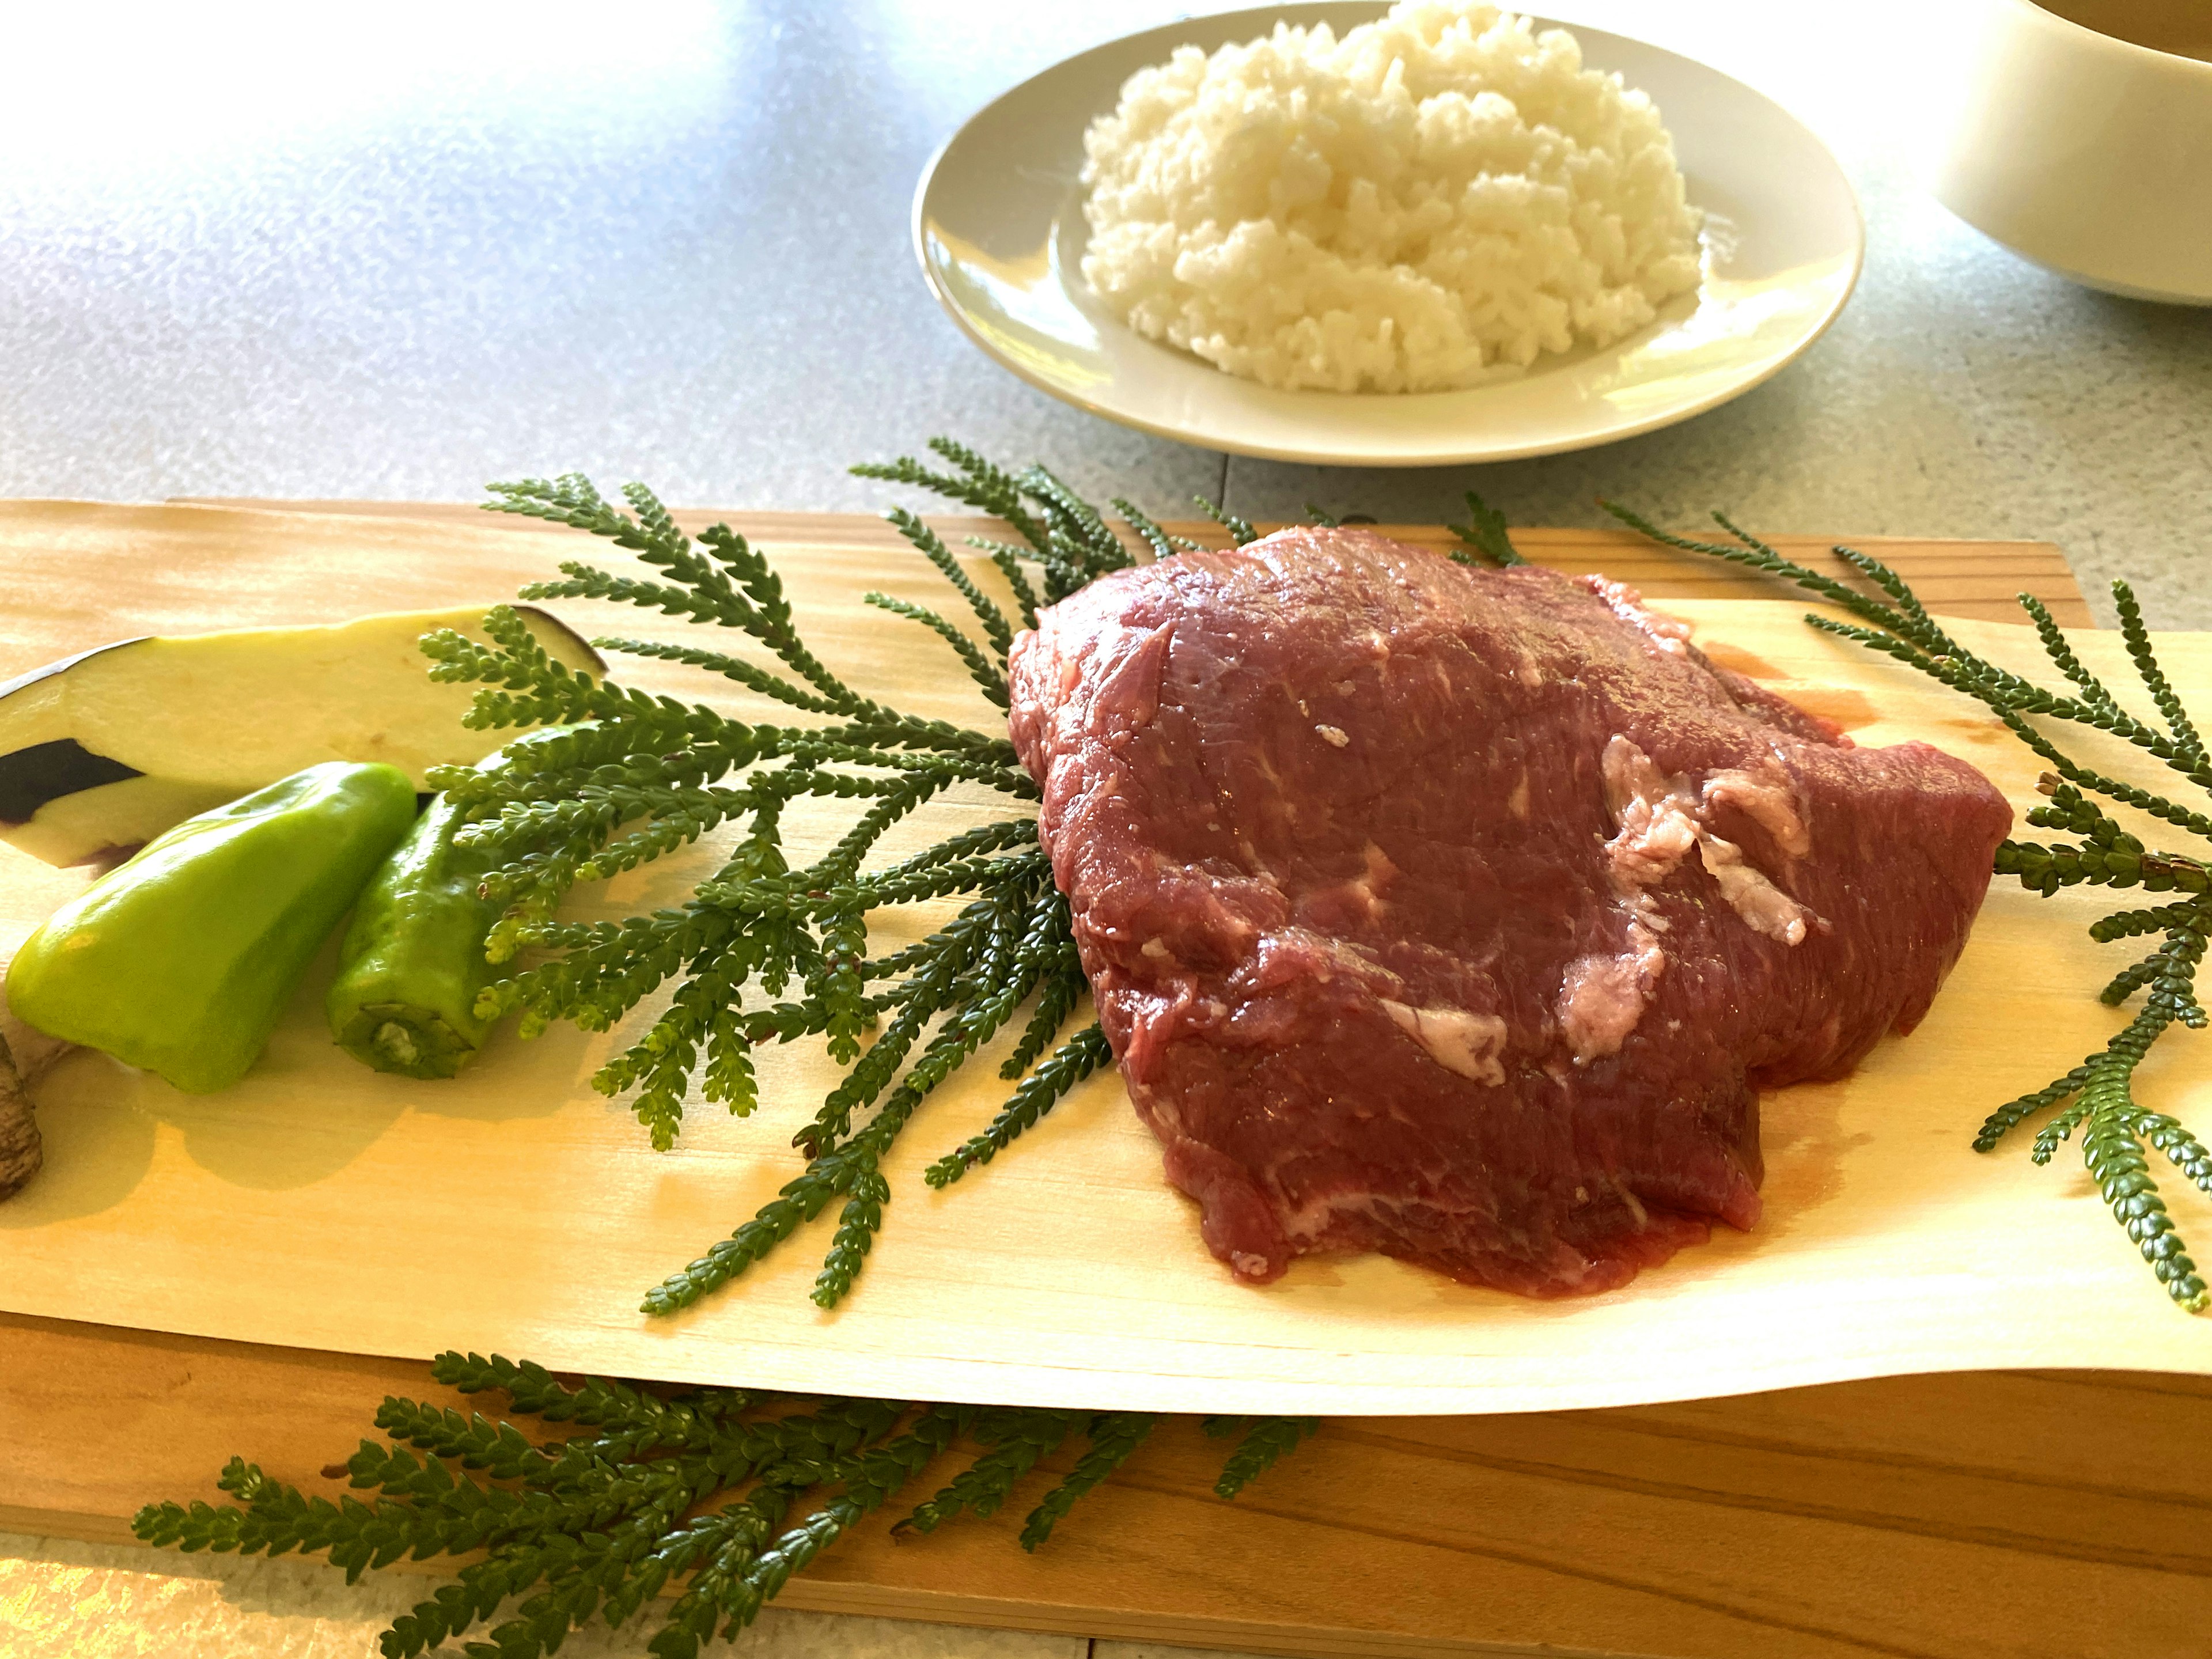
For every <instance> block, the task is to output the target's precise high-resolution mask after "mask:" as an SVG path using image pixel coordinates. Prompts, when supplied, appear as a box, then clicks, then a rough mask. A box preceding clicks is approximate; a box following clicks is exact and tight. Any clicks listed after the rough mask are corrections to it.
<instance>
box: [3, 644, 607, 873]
mask: <svg viewBox="0 0 2212 1659" xmlns="http://www.w3.org/2000/svg"><path fill="white" fill-rule="evenodd" d="M489 609H490V606H489V605H465V606H457V607H454V608H453V609H449V610H444V611H394V612H386V613H384V614H381V615H377V616H371V617H357V618H356V619H355V620H354V621H352V622H348V623H331V624H327V625H318V626H313V627H301V628H257V629H233V630H230V631H228V632H220V633H213V634H197V635H177V636H161V635H148V636H141V637H139V638H137V639H132V640H123V641H118V642H116V643H115V644H112V645H106V646H101V647H98V648H97V649H94V650H91V651H84V652H80V653H77V654H76V655H75V656H71V657H67V658H64V659H62V660H60V661H58V662H54V663H49V664H48V665H46V666H45V667H43V668H40V669H35V670H33V671H31V672H30V673H27V674H25V675H22V676H21V677H20V678H16V679H14V680H11V681H9V682H8V683H7V684H5V685H0V841H6V842H10V843H11V844H13V845H14V846H15V847H16V848H20V849H21V850H22V851H24V852H26V853H28V854H31V855H32V856H33V857H34V858H38V859H41V860H45V861H46V863H48V864H53V865H78V864H87V863H98V862H102V861H112V860H113V859H114V858H115V857H116V856H118V854H121V853H123V852H125V851H127V850H129V849H133V848H138V847H141V846H143V845H144V844H145V843H146V842H149V841H151V840H153V839H154V838H155V836H159V835H161V833H162V832H163V831H165V830H167V829H170V828H171V827H172V826H173V825H175V824H178V823H182V822H184V821H185V819H186V818H189V817H194V816H195V815H197V814H198V813H201V812H204V811H209V810H210V809H212V808H214V807H216V806H219V805H222V804H223V803H224V802H225V801H229V800H235V799H238V797H240V795H243V794H246V793H250V792H252V791H253V790H255V789H258V788H261V787H264V786H265V785H267V784H270V783H273V782H274V781H276V780H277V779H279V778H283V777H288V776H289V775H292V774H293V773H295V772H297V771H299V770H300V769H302V768H304V767H307V766H313V765H319V764H321V763H325V762H329V761H348V762H356V763H384V764H387V765H392V766H396V767H398V769H400V770H401V771H403V772H404V773H406V774H407V775H408V776H409V777H410V779H412V780H413V781H414V783H415V787H416V789H417V790H420V789H421V788H422V787H423V782H424V774H425V773H426V772H428V769H430V768H431V767H434V766H439V765H448V764H451V765H469V764H472V763H475V762H476V761H477V760H480V759H482V758H483V756H484V755H485V754H487V753H488V752H489V751H490V750H492V749H493V748H495V747H496V746H497V744H498V742H499V740H500V737H501V734H499V733H496V732H472V731H470V730H468V729H467V728H466V727H465V726H463V725H462V723H461V722H462V718H463V716H464V715H465V714H467V712H468V708H469V704H470V702H471V698H472V696H473V695H474V688H472V687H470V686H466V685H452V684H440V683H438V682H435V681H433V680H432V679H431V678H430V676H429V668H430V665H429V663H428V661H427V660H426V659H424V658H423V656H422V653H421V650H420V649H419V645H418V642H419V641H420V640H421V638H422V635H424V634H426V633H428V632H430V631H432V630H433V629H447V628H450V629H456V630H457V631H459V632H460V633H463V634H465V635H470V636H471V637H473V638H477V639H482V638H483V637H484V635H483V615H484V612H485V611H488V610H489ZM517 609H518V611H520V614H521V616H522V617H523V618H524V619H525V621H526V622H527V623H528V624H529V626H530V629H531V631H532V634H533V635H535V636H536V638H537V639H538V642H539V643H540V644H541V645H542V646H544V648H545V649H546V651H547V652H548V653H549V654H550V655H551V656H552V657H553V658H554V659H556V660H557V661H560V662H562V663H564V664H566V665H568V666H569V667H570V668H572V669H574V670H576V671H580V672H584V673H588V674H592V675H594V676H596V675H599V674H601V673H604V672H605V663H603V662H602V661H601V660H600V659H599V654H598V653H596V652H594V651H593V650H592V647H590V645H589V644H588V643H586V641H584V640H583V639H582V638H581V637H580V636H579V635H576V634H575V633H574V631H573V630H571V629H568V627H567V626H566V625H565V624H564V623H562V622H561V621H560V620H559V619H558V618H557V617H553V616H551V615H550V614H549V613H548V612H546V611H541V610H538V609H536V608H534V607H531V606H520V607H517Z"/></svg>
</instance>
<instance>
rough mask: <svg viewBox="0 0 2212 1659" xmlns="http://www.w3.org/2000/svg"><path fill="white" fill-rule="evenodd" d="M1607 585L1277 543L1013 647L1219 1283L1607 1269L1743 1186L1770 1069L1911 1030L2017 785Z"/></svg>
mask: <svg viewBox="0 0 2212 1659" xmlns="http://www.w3.org/2000/svg"><path fill="white" fill-rule="evenodd" d="M1686 631H1687V630H1686V629H1684V628H1683V627H1682V626H1681V625H1680V624H1679V623H1672V622H1669V621H1668V620H1666V619H1664V618H1662V617H1656V616H1655V615H1653V614H1652V613H1651V612H1650V611H1645V610H1644V608H1643V607H1642V605H1640V604H1639V603H1638V599H1637V597H1636V595H1635V594H1634V593H1632V592H1630V591H1628V590H1626V589H1625V588H1622V587H1620V586H1617V585H1615V584H1612V583H1607V582H1605V581H1602V580H1598V579H1595V578H1583V579H1579V580H1577V579H1573V578H1570V577H1566V576H1563V575H1559V574H1556V573H1553V572H1552V571H1548V570H1543V569H1539V568H1533V567H1530V568H1516V569H1511V570H1504V571H1488V570H1481V571H1478V570H1472V569H1469V568H1466V567H1465V566H1462V565H1460V564H1457V563H1455V562H1453V561H1451V560H1449V559H1447V558H1445V557H1443V556H1441V555H1439V554H1437V553H1432V552H1430V551H1427V550H1424V549H1421V548H1417V547H1409V546H1406V545H1403V544H1399V543H1395V542H1391V541H1389V540H1386V539H1384V538H1382V537H1378V536H1375V535H1371V534H1367V533H1364V532H1354V531H1305V530H1291V531H1285V532H1281V533H1280V534H1278V535H1274V536H1271V537H1268V538H1267V539H1266V540H1264V541H1261V542H1255V543H1254V544H1251V545H1249V546H1247V547H1244V548H1242V549H1239V550H1234V551H1230V552H1221V553H1189V554H1183V555H1181V556H1176V557H1174V558H1170V559H1165V560H1163V561H1161V562H1158V563H1156V564H1152V565H1147V566H1145V567H1142V568H1137V569H1133V570H1127V571H1123V572H1121V573H1119V574H1115V575H1111V576H1109V577H1106V578H1105V579H1104V580H1100V581H1097V582H1095V583H1093V584H1092V585H1091V586H1089V587H1087V588H1085V589H1084V590H1083V591H1082V592H1079V593H1077V594H1076V595H1074V596H1073V598H1071V599H1066V600H1064V601H1062V602H1061V603H1060V604H1059V605H1054V606H1053V607H1052V608H1051V609H1050V610H1049V611H1046V612H1045V613H1044V615H1043V616H1042V617H1041V618H1040V620H1039V623H1038V626H1037V628H1036V631H1034V632H1032V633H1029V634H1024V635H1022V637H1021V638H1020V639H1018V641H1016V642H1015V645H1014V652H1013V679H1012V684H1013V710H1012V732H1013V738H1014V743H1015V744H1016V746H1017V747H1018V750H1020V752H1021V756H1022V759H1023V762H1024V764H1025V765H1027V766H1028V768H1029V769H1030V772H1031V774H1032V775H1035V776H1036V779H1037V781H1038V782H1039V783H1040V784H1041V785H1042V787H1043V791H1044V805H1043V811H1042V823H1041V830H1042V836H1043V840H1044V843H1045V845H1046V847H1047V848H1048V849H1049V851H1050V852H1051V854H1052V860H1053V870H1054V877H1055V878H1056V879H1057V881H1058V882H1059V884H1060V890H1062V891H1063V892H1065V893H1066V895H1067V896H1068V900H1069V902H1070V905H1071V908H1072V909H1073V915H1074V922H1075V936H1076V939H1077V942H1078V944H1079V945H1080V947H1081V950H1082V952H1083V963H1084V969H1085V972H1086V973H1087V974H1088V975H1090V979H1091V989H1092V991H1093V993H1094V994H1095V995H1096V998H1097V1004H1098V1008H1099V1012H1100V1016H1101V1018H1102V1019H1103V1022H1104V1024H1105V1029H1106V1035H1107V1037H1108V1038H1109V1041H1110V1042H1112V1044H1113V1048H1114V1052H1115V1055H1116V1056H1117V1058H1118V1059H1119V1060H1120V1062H1121V1075H1122V1077H1123V1079H1125V1080H1126V1082H1127V1085H1128V1089H1129V1094H1130V1097H1131V1098H1132V1099H1133V1101H1134V1102H1135V1103H1136V1107H1137V1110H1138V1112H1139V1114H1140V1115H1142V1116H1143V1118H1144V1120H1145V1121H1146V1123H1147V1124H1149V1125H1150V1126H1151V1127H1152V1131H1153V1133H1156V1134H1157V1135H1158V1137H1159V1139H1160V1142H1161V1145H1162V1146H1163V1147H1164V1149H1165V1152H1166V1164H1167V1174H1168V1177H1169V1179H1170V1180H1171V1181H1172V1182H1175V1184H1176V1186H1178V1187H1180V1188H1182V1189H1183V1191H1185V1192H1187V1193H1188V1194H1190V1195H1191V1196H1192V1197H1194V1198H1195V1199H1196V1200H1198V1201H1199V1203H1200V1206H1202V1208H1203V1225H1204V1232H1205V1237H1206V1243H1207V1244H1208V1245H1209V1246H1210V1247H1211V1248H1212V1250H1213V1252H1214V1254H1215V1255H1218V1256H1220V1257H1221V1258H1222V1259H1223V1260H1224V1261H1227V1262H1228V1263H1229V1264H1230V1266H1231V1267H1232V1268H1233V1269H1234V1270H1235V1272H1236V1273H1237V1275H1238V1276H1239V1277H1240V1278H1243V1279H1249V1280H1253V1281H1255V1282H1258V1281H1265V1280H1267V1279H1273V1278H1275V1277H1276V1276H1277V1275H1278V1274H1279V1273H1282V1272H1283V1270H1284V1268H1285V1267H1286V1266H1287V1265H1288V1263H1289V1261H1290V1260H1291V1257H1292V1256H1294V1255H1300V1254H1303V1253H1305V1252H1309V1251H1346V1250H1381V1251H1383V1252H1385V1253H1387V1254H1389V1255H1397V1256H1403V1257H1405V1258H1407V1259H1408V1260H1410V1261H1418V1262H1422V1263H1425V1264H1426V1265H1428V1266H1430V1267H1436V1268H1439V1269H1441V1270H1442V1271H1443V1272H1445V1273H1449V1274H1451V1275H1453V1276H1454V1277H1455V1278H1458V1279H1465V1280H1468V1281H1470V1282H1474V1283H1478V1284H1485V1285H1498V1286H1500V1287H1502V1288H1504V1289H1507V1290H1511V1291H1521V1292H1522V1293H1524V1294H1527V1295H1533V1296H1556V1295H1565V1294H1571V1293H1577V1292H1589V1291H1602V1290H1607V1289H1610V1288H1613V1287H1614V1286H1616V1285H1622V1284H1625V1283H1626V1281H1627V1280H1628V1279H1631V1278H1632V1277H1634V1275H1635V1273H1636V1271H1637V1269H1638V1268H1639V1267H1646V1266H1650V1265H1652V1264H1655V1263H1657V1262H1660V1261H1665V1260H1666V1259H1667V1258H1668V1256H1669V1255H1672V1254H1673V1253H1674V1251H1675V1250H1676V1249H1679V1248H1680V1246H1682V1245H1684V1244H1688V1243H1700V1242H1702V1241H1703V1240H1704V1239H1705V1237H1706V1236H1707V1232H1708V1229H1709V1226H1710V1224H1711V1219H1712V1218H1715V1217H1717V1218H1720V1219H1722V1220H1723V1221H1726V1222H1729V1224H1731V1225H1735V1226H1737V1227H1749V1226H1751V1225H1753V1223H1754V1222H1755V1221H1757V1220H1758V1218H1759V1190H1758V1188H1759V1176H1760V1163H1759V1097H1758V1091H1759V1089H1760V1088H1762V1087H1770V1086H1779V1085H1784V1084H1789V1083H1796V1082H1800V1081H1803V1080H1806V1079H1820V1078H1834V1077H1838V1076H1841V1075H1842V1074H1843V1073H1845V1072H1848V1071H1849V1070H1850V1068H1851V1066H1852V1065H1853V1064H1854V1063H1855V1062H1857V1060H1859V1058H1860V1057H1861V1056H1862V1055H1863V1054H1865V1053H1866V1052H1867V1050H1868V1049H1869V1048H1871V1047H1872V1046H1873V1045H1874V1043H1875V1041H1876V1040H1877V1039H1878V1038H1879V1037H1881V1035H1882V1034H1883V1033H1884V1032H1886V1031H1889V1030H1900V1031H1902V1030H1911V1027H1912V1026H1913V1025H1914V1024H1917V1023H1918V1021H1919V1019H1920V1018H1921V1016H1922V1015H1923V1014H1924V1013H1925V1012H1927V1010H1928V1006H1929V1000H1931V999H1932V998H1933V997H1934V996H1935V994H1936V987H1937V985H1938V984H1940V983H1941V982H1942V978H1943V975H1945V974H1946V973H1947V972H1948V970H1949V969H1950V967H1951V964H1952V963H1953V962H1954V961H1955V960H1956V959H1957V957H1958V955H1959V951H1960V947H1961V946H1962V945H1963V944H1964V943H1965V940H1966V929H1967V927H1968V925H1969V924H1970V923H1971V922H1972V920H1973V917H1974V913H1975V911H1976V910H1977V909H1978V908H1979V906H1980V903H1981V901H1982V896H1983V893H1984V890H1985V889H1986V887H1987V886H1988V884H1989V878H1990V856H1991V854H1992V853H1993V852H1994V850H1995V848H1996V844H1997V842H1999V841H2000V840H2002V838H2003V836H2004V835H2005V833H2006V831H2007V830H2008V828H2009V827H2010V824H2011V821H2012V814H2011V811H2010V810H2009V808H2008V806H2007V805H2006V804H2005V802H2004V799H2003V798H2002V796H2000V795H1999V794H1998V793H1997V792H1996V790H1995V789H1994V788H1992V787H1990V783H1989V781H1987V780H1986V779H1984V777H1983V776H1982V775H1980V774H1979V773H1978V772H1976V771H1975V770H1974V769H1972V767H1970V766H1968V765H1966V763H1964V762H1961V761H1958V760H1954V759H1953V758H1952V757H1949V756H1948V755H1945V754H1943V753H1942V752H1941V751H1939V750H1935V749H1932V748H1929V746H1928V745H1927V744H1919V743H1906V744H1898V745H1897V746H1896V747H1894V748H1889V749H1861V748H1857V747H1854V746H1853V745H1852V744H1851V743H1850V740H1849V739H1848V738H1843V737H1840V736H1839V735H1838V734H1837V733H1836V732H1835V731H1834V730H1833V728H1832V727H1830V726H1827V725H1826V723H1825V722H1822V721H1820V720H1817V719H1815V718H1814V717H1813V716H1811V715H1809V714H1805V713H1803V712H1802V711H1801V710H1799V709H1798V708H1796V707H1794V706H1793V705H1791V704H1790V703H1789V702H1784V700H1783V699H1781V698H1779V697H1778V696H1774V695H1772V694H1771V693H1769V692H1766V691H1765V690H1761V689H1760V688H1759V687H1758V686H1757V685H1755V684H1753V683H1752V682H1750V681H1748V680H1747V679H1744V678H1742V677H1741V676H1739V675H1736V674H1733V673H1730V672H1729V671H1725V670H1723V669H1719V668H1717V667H1716V666H1714V665H1712V664H1711V663H1710V662H1709V661H1707V660H1706V659H1705V657H1704V655H1703V654H1702V653H1699V651H1697V650H1696V649H1694V648H1693V647H1691V646H1690V645H1689V644H1688V643H1687V641H1686V638H1685V637H1684V635H1686Z"/></svg>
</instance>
